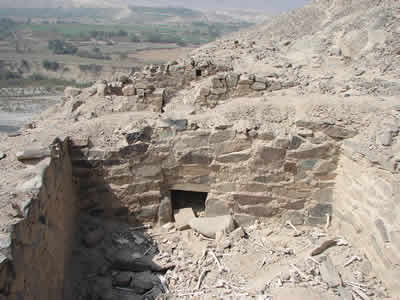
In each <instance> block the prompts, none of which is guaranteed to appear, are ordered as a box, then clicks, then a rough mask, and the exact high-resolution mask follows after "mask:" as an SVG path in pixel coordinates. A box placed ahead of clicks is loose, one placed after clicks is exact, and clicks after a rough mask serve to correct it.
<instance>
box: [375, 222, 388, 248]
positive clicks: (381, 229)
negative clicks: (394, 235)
mask: <svg viewBox="0 0 400 300" xmlns="http://www.w3.org/2000/svg"><path fill="white" fill-rule="evenodd" d="M375 227H376V229H377V231H378V232H379V234H380V237H381V239H382V241H383V242H384V243H389V242H390V239H389V234H388V232H387V230H386V226H385V223H384V222H383V220H382V219H377V220H375Z"/></svg>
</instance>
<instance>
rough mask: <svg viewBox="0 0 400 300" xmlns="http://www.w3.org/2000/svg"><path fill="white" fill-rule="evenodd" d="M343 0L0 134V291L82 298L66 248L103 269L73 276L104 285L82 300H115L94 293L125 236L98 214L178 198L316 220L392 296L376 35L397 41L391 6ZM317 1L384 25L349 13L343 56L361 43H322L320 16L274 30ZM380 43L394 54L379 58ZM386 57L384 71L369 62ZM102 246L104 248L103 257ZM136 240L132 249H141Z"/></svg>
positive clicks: (392, 163)
mask: <svg viewBox="0 0 400 300" xmlns="http://www.w3.org/2000/svg"><path fill="white" fill-rule="evenodd" d="M354 2H357V3H358V4H359V6H356V7H355V8H354V7H353V6H354V5H355V4H354V3H353V4H351V3H350V4H348V3H345V4H343V3H342V4H341V5H339V4H338V3H339V1H333V2H332V3H331V2H330V1H315V3H313V4H312V5H310V6H309V7H306V8H304V9H301V10H299V11H297V12H296V13H294V14H292V15H289V16H281V17H280V18H277V19H276V20H273V21H272V23H269V24H266V25H265V26H266V28H268V29H269V31H268V36H269V35H271V39H270V40H269V39H268V41H267V40H266V39H258V38H257V37H260V36H261V35H262V33H263V32H264V31H263V30H265V28H264V29H260V30H261V31H257V29H254V31H251V32H249V33H247V34H246V35H244V36H243V35H238V36H237V37H235V39H226V40H222V41H217V42H216V43H215V44H211V45H207V46H205V47H203V48H201V49H199V50H197V52H194V53H193V56H192V57H191V58H190V59H187V60H179V61H177V62H171V63H168V64H166V65H160V66H149V67H146V68H145V69H144V70H143V72H140V73H135V74H134V75H132V76H131V77H129V78H128V77H124V78H120V80H119V81H118V82H113V83H108V82H105V81H100V82H98V83H97V84H95V85H94V86H93V87H91V88H88V89H85V90H75V89H68V90H66V96H65V98H64V99H63V100H62V103H60V104H59V105H57V106H56V107H55V108H53V109H51V110H49V111H48V112H46V113H45V114H43V115H42V116H41V120H38V121H37V122H35V123H33V124H31V126H30V129H25V130H24V131H22V132H21V136H17V137H13V138H9V139H7V140H4V141H6V142H5V143H4V145H5V146H4V147H3V148H2V151H3V152H4V153H6V154H7V157H6V158H5V159H3V160H1V161H0V163H1V164H2V165H3V166H2V168H3V169H4V170H8V172H9V174H8V176H7V177H5V178H4V179H3V180H2V186H3V187H2V195H1V197H2V202H1V203H2V205H3V204H4V206H3V207H4V209H3V213H2V214H1V216H2V218H3V222H2V229H3V234H2V251H1V254H2V264H1V278H0V279H1V281H0V283H1V284H0V295H1V296H0V299H41V300H46V299H74V297H76V294H74V292H76V290H79V291H80V292H82V286H80V287H79V288H76V286H74V284H75V283H74V281H73V280H72V278H73V277H74V275H73V274H77V273H79V272H81V271H82V270H79V267H77V269H76V268H75V267H76V265H75V264H74V261H76V256H79V255H80V254H79V253H78V252H79V251H80V250H79V251H78V250H74V251H75V252H76V253H78V254H79V255H78V254H76V253H75V252H73V249H77V248H76V247H77V246H76V244H80V243H83V245H84V246H85V247H86V248H87V249H89V250H87V251H92V252H90V253H91V255H92V256H96V255H99V256H101V257H99V258H98V259H97V260H95V259H93V261H91V260H90V259H89V258H87V261H90V263H88V266H89V267H88V268H92V267H93V266H95V265H96V264H97V263H98V264H99V265H101V267H103V266H104V265H107V264H109V267H108V268H100V269H93V270H91V271H93V272H92V273H93V274H94V275H93V274H92V273H90V274H85V276H87V277H83V278H84V279H82V280H83V282H85V280H88V279H87V278H88V276H89V277H90V276H93V278H95V279H94V280H95V281H96V284H95V286H101V288H104V287H105V286H107V287H108V289H106V290H107V292H104V293H103V292H101V291H103V290H102V289H101V288H99V289H97V290H96V289H95V291H93V290H91V291H89V292H88V295H91V297H93V299H120V298H121V297H122V296H121V295H119V294H118V295H117V296H116V294H115V293H116V290H115V289H114V292H115V293H114V294H113V295H111V294H110V295H108V294H107V293H108V292H110V293H111V291H112V286H111V285H112V284H111V277H112V276H111V274H114V273H113V272H114V271H115V268H117V270H121V268H122V267H121V265H129V264H130V261H129V260H128V261H127V260H124V259H120V257H119V256H118V255H120V252H118V251H120V250H121V249H122V250H121V251H124V249H125V248H124V246H123V244H124V243H125V244H129V243H130V242H129V239H128V240H126V241H125V242H121V238H122V237H121V236H118V238H116V237H114V236H112V233H113V230H116V229H115V228H116V225H115V226H114V225H112V226H111V225H109V224H114V223H108V222H116V221H118V222H122V223H123V224H127V226H128V224H130V225H129V226H138V227H140V226H142V225H143V224H158V225H164V224H168V223H170V222H173V221H174V214H173V212H174V210H175V209H180V208H182V205H183V206H185V207H191V208H193V210H194V211H195V212H196V214H197V215H198V216H201V215H203V214H204V215H205V216H207V217H214V216H232V218H233V220H234V221H235V223H236V226H242V227H246V226H248V225H251V224H253V223H254V222H255V221H257V220H258V221H264V222H270V221H271V220H272V222H274V223H277V224H285V222H287V221H290V224H292V225H293V224H294V225H295V226H305V228H319V227H325V226H326V228H328V225H330V226H331V227H330V229H329V231H330V232H328V233H329V234H330V235H332V234H337V235H338V236H339V235H340V236H344V237H346V238H347V239H348V240H349V241H351V244H352V245H353V246H354V247H357V248H359V249H362V251H363V254H364V255H365V257H364V259H365V260H367V261H368V262H369V263H370V270H369V271H368V272H370V273H371V274H376V276H378V278H380V279H381V280H382V282H383V283H382V284H384V286H385V287H386V288H387V290H388V293H389V294H390V295H391V296H393V297H395V296H398V295H399V293H400V290H399V288H400V286H399V284H398V280H397V278H399V275H400V274H399V272H400V271H399V269H398V265H399V263H400V256H399V255H398V250H399V249H400V235H399V232H400V224H399V222H398V213H399V205H398V202H399V193H398V192H399V191H398V189H399V186H400V185H399V180H400V178H399V170H400V169H399V162H400V157H398V154H397V153H398V150H399V145H400V144H399V136H398V135H399V132H400V117H399V116H400V115H399V111H400V108H399V106H398V96H399V95H400V92H399V91H400V88H399V83H398V79H399V78H400V77H399V73H398V72H397V71H396V68H395V67H394V66H398V65H399V55H398V53H397V52H396V51H398V49H397V48H396V47H397V46H396V45H397V44H396V42H398V39H394V40H391V39H390V38H389V37H391V38H393V37H397V38H398V37H399V28H397V27H395V25H393V24H395V21H393V20H398V15H397V16H395V15H394V14H393V11H395V10H396V9H397V10H398V9H399V7H398V4H396V3H394V2H393V3H391V4H388V3H384V4H375V5H372V4H371V3H370V2H368V3H367V1H354ZM352 5H353V6H352ZM390 5H392V6H391V7H390ZM396 5H397V6H396ZM349 8H354V9H356V12H349V10H348V9H349ZM389 8H390V9H389ZM357 9H358V10H357ZM325 10H327V11H329V12H330V13H331V14H332V15H331V16H330V18H331V19H329V20H331V22H333V24H334V25H338V26H339V25H340V24H341V23H340V22H342V21H341V19H340V18H339V16H340V17H342V16H347V17H348V18H351V17H354V16H355V15H357V12H360V11H363V13H364V12H367V13H366V14H367V15H368V14H370V15H376V14H377V13H380V14H382V15H386V16H387V19H390V20H392V21H390V22H389V21H388V22H386V21H385V22H386V23H385V22H384V21H382V22H383V23H384V24H385V26H386V27H384V28H386V31H385V32H386V33H385V35H384V37H383V38H382V39H378V38H377V36H376V34H377V30H378V29H376V28H377V26H378V25H379V24H375V23H374V24H372V25H371V24H370V23H368V22H367V20H368V21H369V20H370V19H368V18H367V17H365V19H363V20H362V21H360V22H361V23H362V22H364V23H363V24H361V25H362V26H364V27H362V28H365V30H367V31H368V30H369V31H368V32H369V41H370V44H367V43H365V44H363V45H364V46H365V47H364V48H362V49H359V52H357V51H356V49H355V48H354V47H355V46H354V44H352V43H351V42H349V39H350V36H353V35H356V36H359V37H360V39H359V40H363V39H362V38H361V37H363V36H364V32H360V31H356V29H354V30H353V31H351V30H350V31H348V32H347V31H346V32H342V35H343V36H342V38H339V40H340V41H339V42H337V41H336V40H335V39H334V38H333V37H332V36H333V35H334V33H335V31H334V29H333V28H336V27H335V26H334V25H332V24H330V23H329V22H328V23H326V22H325V21H324V20H323V19H324V18H323V17H321V16H319V17H315V19H313V20H312V21H313V22H316V23H318V22H320V23H318V24H319V25H320V26H322V27H321V28H322V29H321V32H322V33H321V32H314V31H313V30H312V29H308V27H307V26H305V25H304V24H302V26H303V27H302V28H303V29H304V31H305V32H298V31H297V30H298V27H296V26H294V27H293V28H292V27H290V29H288V28H286V29H282V27H281V26H280V25H279V24H280V22H283V21H282V20H284V21H285V20H286V21H287V22H289V23H288V24H297V25H298V26H300V25H301V24H300V25H299V24H298V22H299V20H304V18H305V16H306V17H307V16H308V17H310V16H318V14H319V13H321V14H322V11H325ZM352 13H353V14H352ZM308 19H310V18H308ZM336 19H337V20H336ZM335 20H336V21H335ZM310 22H311V21H310ZM334 22H337V23H334ZM365 22H367V23H365ZM318 24H317V25H318ZM314 25H315V24H314ZM379 26H380V25H379ZM379 26H378V27H379ZM382 26H383V25H382ZM379 28H381V27H379ZM290 30H292V32H288V31H290ZM307 30H308V31H307ZM346 30H347V29H346ZM379 30H381V29H379ZM349 32H350V33H349ZM290 33H291V34H290ZM306 33H307V34H306ZM327 33H329V35H328V34H327ZM276 35H278V36H279V39H277V38H276ZM326 36H329V38H330V39H328V40H327V38H326ZM288 37H291V38H290V40H283V41H282V39H284V38H288ZM385 38H386V39H385ZM310 39H314V42H315V43H316V45H312V44H311V43H310ZM355 40H357V39H355ZM390 41H391V42H390ZM334 42H335V43H334ZM385 43H386V45H390V47H391V48H390V49H391V51H392V52H391V53H397V54H396V55H392V56H389V54H385V53H383V54H382V52H381V50H382V48H381V46H382V45H384V44H385ZM333 44H334V45H333ZM304 45H305V46H304ZM388 49H389V48H386V51H388V52H389V50H388ZM396 49H397V50H396ZM328 50H329V51H328ZM334 50H335V51H334ZM336 50H337V51H336ZM327 53H330V55H329V56H328V55H327ZM390 55H391V54H390ZM388 57H391V59H392V61H391V63H390V65H387V68H384V69H383V70H382V69H380V68H381V65H379V61H381V62H382V61H385V59H387V58H388ZM332 66H334V68H332ZM366 70H368V71H366ZM363 71H364V72H363ZM365 72H367V74H365ZM368 73H373V76H370V74H368ZM349 74H350V75H349ZM346 80H347V81H346ZM48 145H50V146H49V147H48ZM14 149H17V150H24V151H23V152H22V153H15V151H14ZM189 199H190V200H189ZM185 201H186V202H185ZM182 203H183V204H182ZM203 210H204V212H203ZM79 215H80V217H79ZM93 218H94V219H95V220H96V221H94V220H93ZM103 222H104V224H103ZM113 226H114V227H113ZM118 226H120V225H118ZM78 227H79V230H78ZM82 228H83V229H82ZM296 232H297V229H296ZM135 239H136V241H138V240H140V241H141V239H143V237H141V236H136V237H135ZM102 241H103V242H102ZM99 243H103V244H101V245H102V246H101V247H100V246H98V245H99ZM107 243H110V244H111V243H114V246H115V248H116V249H119V250H118V251H115V252H113V253H112V254H110V253H108V250H107V247H106V245H108V244H107ZM146 243H147V242H143V241H141V242H140V243H139V242H138V243H137V244H138V245H142V246H141V247H143V249H142V250H143V252H145V251H152V250H146V249H145V248H146V247H144V246H148V247H150V246H151V245H150V244H149V245H147V244H146ZM96 247H97V248H96ZM78 248H79V247H78ZM90 249H92V250H90ZM149 249H151V247H150V248H149ZM85 251H86V250H85ZM102 251H103V252H102ZM74 253H75V254H76V255H74ZM88 253H89V252H88ZM116 253H117V254H118V255H117V254H116ZM146 253H149V252H146ZM86 255H87V254H86ZM91 255H87V256H88V257H90V256H91ZM80 257H81V258H80V259H82V256H80ZM120 261H124V262H125V264H121V263H119V262H120ZM99 262H101V263H99ZM96 266H97V265H96ZM93 268H94V267H93ZM113 268H114V269H113ZM151 268H153V269H157V268H156V267H155V266H152V267H151ZM321 268H322V267H321ZM153 269H152V270H153ZM113 270H114V271H113ZM157 270H158V269H157ZM300 273H301V272H300ZM300 273H299V274H300ZM114 275H115V274H114ZM114 275H113V276H114ZM303 275H304V274H303ZM303 275H302V276H303ZM121 276H122V275H121ZM132 276H134V275H132ZM135 276H137V275H135ZM141 276H142V275H141ZM371 276H372V275H371ZM303 277H304V276H303ZM90 278H92V277H90ZM121 278H122V277H116V276H114V277H113V280H114V281H113V284H115V282H121V281H124V280H122V279H121ZM129 278H130V279H129V280H127V281H128V283H129V282H130V281H132V280H133V279H132V278H137V277H129ZM137 280H139V279H137ZM140 280H142V281H144V279H143V278H142V279H140ZM140 280H139V281H140ZM157 280H160V282H159V285H160V286H162V283H163V281H162V280H161V279H157ZM125 281H126V280H125ZM133 281H135V280H133ZM99 282H100V283H101V284H100V283H99ZM82 285H83V284H82ZM152 286H153V285H151V287H152ZM329 288H337V285H333V286H331V285H329ZM148 290H151V289H150V288H149V289H148ZM117 291H118V290H117ZM144 292H145V290H143V293H144ZM161 292H162V291H158V292H154V291H153V292H151V293H150V294H147V296H148V297H150V298H151V297H153V298H154V297H155V296H157V295H159V294H160V293H161ZM335 292H337V293H339V294H340V295H341V296H342V297H344V296H343V294H342V293H343V291H342V292H340V290H335ZM99 294H103V296H102V297H103V298H101V297H100V296H98V297H100V298H96V297H97V296H94V295H99ZM106 294H107V295H108V296H107V297H108V298H107V297H106V296H104V295H106ZM63 295H64V296H63ZM113 297H114V298H113ZM118 297H119V298H118ZM141 297H142V298H135V299H144V298H143V297H145V296H141ZM374 297H375V298H374V299H381V298H384V297H383V296H382V297H381V296H379V295H377V294H375V296H374ZM361 298H362V297H361ZM77 299H78V298H77ZM121 299H122V298H121ZM123 299H125V298H123ZM127 299H132V298H127Z"/></svg>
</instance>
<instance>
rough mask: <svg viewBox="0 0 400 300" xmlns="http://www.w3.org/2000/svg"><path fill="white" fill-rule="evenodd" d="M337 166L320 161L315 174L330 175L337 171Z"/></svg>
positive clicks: (329, 162)
mask: <svg viewBox="0 0 400 300" xmlns="http://www.w3.org/2000/svg"><path fill="white" fill-rule="evenodd" d="M336 168H337V166H336V164H335V163H333V162H331V161H320V162H319V163H318V165H317V166H316V167H315V169H314V174H317V175H321V174H328V173H331V172H334V171H336Z"/></svg>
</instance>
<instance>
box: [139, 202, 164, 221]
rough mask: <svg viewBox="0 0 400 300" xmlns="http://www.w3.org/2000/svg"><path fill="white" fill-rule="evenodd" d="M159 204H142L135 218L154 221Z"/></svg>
mask: <svg viewBox="0 0 400 300" xmlns="http://www.w3.org/2000/svg"><path fill="white" fill-rule="evenodd" d="M159 206H160V205H159V204H154V205H149V206H142V207H141V208H140V210H139V211H138V212H137V214H136V216H135V218H136V220H137V221H139V222H147V221H148V222H154V221H155V220H156V219H157V216H158V209H159Z"/></svg>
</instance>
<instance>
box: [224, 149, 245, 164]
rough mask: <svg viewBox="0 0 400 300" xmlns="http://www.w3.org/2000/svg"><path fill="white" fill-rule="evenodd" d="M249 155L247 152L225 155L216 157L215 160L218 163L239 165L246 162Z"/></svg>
mask: <svg viewBox="0 0 400 300" xmlns="http://www.w3.org/2000/svg"><path fill="white" fill-rule="evenodd" d="M250 155H251V153H250V152H248V151H244V152H234V153H229V154H225V155H221V156H218V157H217V158H216V160H217V161H218V162H219V163H239V162H244V161H247V160H248V159H249V158H250Z"/></svg>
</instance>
